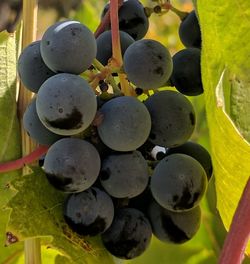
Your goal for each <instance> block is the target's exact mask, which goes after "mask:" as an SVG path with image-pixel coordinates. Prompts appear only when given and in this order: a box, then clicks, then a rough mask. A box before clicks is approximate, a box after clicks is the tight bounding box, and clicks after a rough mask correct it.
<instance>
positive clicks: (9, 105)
mask: <svg viewBox="0 0 250 264" xmlns="http://www.w3.org/2000/svg"><path fill="white" fill-rule="evenodd" d="M0 113H1V114H0V163H2V162H4V161H8V160H12V159H15V158H19V157H20V148H21V141H20V130H19V125H18V120H17V107H16V36H15V34H12V35H9V34H7V33H6V32H2V33H0ZM18 176H20V171H13V172H9V173H1V174H0V214H1V218H0V252H1V253H0V263H4V261H6V260H7V259H12V258H15V257H17V256H18V252H19V251H20V249H21V248H22V245H19V246H17V247H12V248H6V247H4V245H5V242H6V233H5V228H6V223H7V221H8V218H9V213H10V211H9V210H6V209H4V208H3V207H4V206H5V204H6V203H7V202H8V201H9V199H10V198H11V197H12V196H13V195H14V193H15V192H14V191H13V190H12V189H10V188H9V183H10V182H11V180H13V179H14V178H16V177H18Z"/></svg>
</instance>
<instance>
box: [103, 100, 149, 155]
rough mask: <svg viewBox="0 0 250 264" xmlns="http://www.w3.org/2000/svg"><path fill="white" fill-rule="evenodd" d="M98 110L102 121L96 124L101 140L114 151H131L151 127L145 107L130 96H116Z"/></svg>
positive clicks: (138, 145) (137, 145)
mask: <svg viewBox="0 0 250 264" xmlns="http://www.w3.org/2000/svg"><path fill="white" fill-rule="evenodd" d="M100 112H101V114H102V115H103V121H102V123H101V124H100V125H99V126H98V133H99V136H100V138H101V140H102V141H103V142H104V144H105V145H107V146H108V147H109V148H111V149H113V150H116V151H132V150H135V149H137V148H138V147H140V146H141V145H142V144H143V143H144V142H145V141H146V140H147V138H148V136H149V132H150V129H151V120H150V115H149V113H148V111H147V108H146V107H145V106H144V104H143V103H141V102H140V101H139V100H138V99H136V98H134V97H131V96H121V97H116V98H113V99H111V100H109V101H108V102H106V103H105V104H104V105H103V106H102V107H101V108H100Z"/></svg>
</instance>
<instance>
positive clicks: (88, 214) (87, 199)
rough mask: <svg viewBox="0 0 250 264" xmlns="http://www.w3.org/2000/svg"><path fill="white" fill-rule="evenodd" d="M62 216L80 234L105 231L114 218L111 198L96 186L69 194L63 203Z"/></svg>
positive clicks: (96, 233) (88, 234) (92, 234)
mask: <svg viewBox="0 0 250 264" xmlns="http://www.w3.org/2000/svg"><path fill="white" fill-rule="evenodd" d="M64 218H65V221H66V222H67V224H68V225H69V226H70V228H71V229H72V230H73V231H75V232H77V233H78V234H80V235H84V236H96V235H99V234H101V233H103V232H104V231H106V230H107V229H108V228H109V227H110V225H111V223H112V221H113V218H114V205H113V202H112V199H111V198H110V197H109V195H107V194H106V193H105V192H103V191H101V190H100V189H98V188H89V189H88V190H86V191H84V192H80V193H74V194H70V195H69V197H68V198H67V199H66V201H65V203H64Z"/></svg>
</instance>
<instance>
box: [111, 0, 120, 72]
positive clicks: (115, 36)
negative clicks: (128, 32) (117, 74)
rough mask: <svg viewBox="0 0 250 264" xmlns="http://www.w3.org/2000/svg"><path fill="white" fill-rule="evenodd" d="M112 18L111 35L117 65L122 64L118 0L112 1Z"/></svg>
mask: <svg viewBox="0 0 250 264" xmlns="http://www.w3.org/2000/svg"><path fill="white" fill-rule="evenodd" d="M110 17H111V18H110V19H111V31H112V33H111V35H112V54H113V60H114V63H115V64H117V67H121V66H122V54H121V43H120V33H119V17H118V1H117V0H111V1H110Z"/></svg>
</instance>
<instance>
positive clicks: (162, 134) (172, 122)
mask: <svg viewBox="0 0 250 264" xmlns="http://www.w3.org/2000/svg"><path fill="white" fill-rule="evenodd" d="M145 105H146V107H147V109H148V111H149V113H150V115H151V120H152V129H151V132H150V136H149V140H150V141H151V142H152V143H154V144H155V145H159V146H161V147H175V146H178V145H181V144H183V143H185V142H186V141H187V140H188V139H189V138H190V137H191V135H192V133H193V131H194V128H195V121H196V120H195V112H194V108H193V106H192V104H191V103H190V101H189V100H188V99H187V98H186V97H185V96H184V95H182V94H180V93H178V92H175V91H161V92H157V93H155V94H153V95H152V96H150V97H149V98H148V99H147V100H146V101H145Z"/></svg>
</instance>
